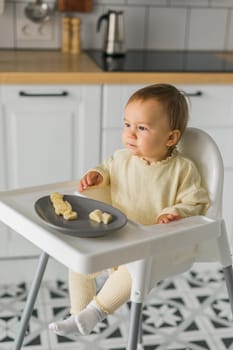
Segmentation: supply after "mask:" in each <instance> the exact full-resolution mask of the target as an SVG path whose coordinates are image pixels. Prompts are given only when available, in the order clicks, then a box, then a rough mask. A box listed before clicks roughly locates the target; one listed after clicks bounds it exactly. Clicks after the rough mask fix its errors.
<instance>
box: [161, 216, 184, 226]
mask: <svg viewBox="0 0 233 350" xmlns="http://www.w3.org/2000/svg"><path fill="white" fill-rule="evenodd" d="M179 219H181V216H180V214H162V215H160V216H159V217H158V219H157V222H156V224H169V222H172V221H174V220H179Z"/></svg>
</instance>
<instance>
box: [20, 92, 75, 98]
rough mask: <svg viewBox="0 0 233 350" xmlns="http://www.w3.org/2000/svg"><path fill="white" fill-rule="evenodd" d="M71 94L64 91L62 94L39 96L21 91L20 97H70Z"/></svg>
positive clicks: (42, 94) (43, 94)
mask: <svg viewBox="0 0 233 350" xmlns="http://www.w3.org/2000/svg"><path fill="white" fill-rule="evenodd" d="M68 95H69V93H68V92H67V91H62V92H60V93H57V94H56V93H39V94H32V93H28V92H25V91H20V92H19V96H21V97H65V96H68Z"/></svg>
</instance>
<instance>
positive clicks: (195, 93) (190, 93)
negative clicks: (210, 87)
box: [185, 90, 204, 97]
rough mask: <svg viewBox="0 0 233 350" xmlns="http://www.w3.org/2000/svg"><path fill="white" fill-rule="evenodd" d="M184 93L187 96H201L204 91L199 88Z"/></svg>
mask: <svg viewBox="0 0 233 350" xmlns="http://www.w3.org/2000/svg"><path fill="white" fill-rule="evenodd" d="M185 95H186V96H188V97H199V96H203V95H204V93H203V91H201V90H197V91H195V92H185Z"/></svg>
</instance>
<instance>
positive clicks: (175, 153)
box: [138, 147, 179, 166]
mask: <svg viewBox="0 0 233 350" xmlns="http://www.w3.org/2000/svg"><path fill="white" fill-rule="evenodd" d="M178 153H179V151H178V150H177V148H176V147H175V148H173V150H172V152H171V154H170V155H169V156H167V158H165V159H162V160H158V161H157V162H152V163H150V164H149V163H148V162H147V160H145V159H144V158H138V159H140V160H141V161H143V162H144V164H146V165H149V166H151V165H152V166H153V165H163V164H167V163H169V162H170V161H171V160H172V159H173V158H175V157H176V156H177V155H178Z"/></svg>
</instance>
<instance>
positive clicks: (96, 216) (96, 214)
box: [89, 209, 102, 223]
mask: <svg viewBox="0 0 233 350" xmlns="http://www.w3.org/2000/svg"><path fill="white" fill-rule="evenodd" d="M89 219H91V220H93V221H95V222H98V223H101V221H102V211H101V210H99V209H95V210H93V211H92V212H91V213H90V214H89Z"/></svg>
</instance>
